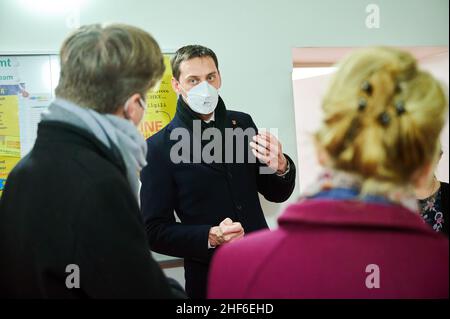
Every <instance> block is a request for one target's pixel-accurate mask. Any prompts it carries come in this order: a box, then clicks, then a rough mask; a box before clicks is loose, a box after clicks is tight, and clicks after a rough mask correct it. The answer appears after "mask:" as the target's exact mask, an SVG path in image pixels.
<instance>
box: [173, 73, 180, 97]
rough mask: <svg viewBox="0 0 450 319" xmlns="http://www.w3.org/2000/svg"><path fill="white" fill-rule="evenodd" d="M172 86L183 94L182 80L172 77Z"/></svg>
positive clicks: (176, 91) (178, 92)
mask: <svg viewBox="0 0 450 319" xmlns="http://www.w3.org/2000/svg"><path fill="white" fill-rule="evenodd" d="M172 88H173V90H174V91H175V93H176V94H178V95H180V94H181V88H180V82H178V81H177V79H175V78H174V77H172Z"/></svg>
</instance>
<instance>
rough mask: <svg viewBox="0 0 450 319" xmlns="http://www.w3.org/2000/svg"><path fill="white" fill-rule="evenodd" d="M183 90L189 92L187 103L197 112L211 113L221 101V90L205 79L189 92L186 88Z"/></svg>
mask: <svg viewBox="0 0 450 319" xmlns="http://www.w3.org/2000/svg"><path fill="white" fill-rule="evenodd" d="M180 86H181V85H180ZM182 88H183V87H182ZM183 91H185V92H186V94H187V99H186V100H187V101H186V102H187V104H188V105H189V107H190V108H191V109H192V111H194V112H195V113H198V114H203V115H207V114H211V113H213V112H214V110H215V109H216V107H217V104H218V103H219V92H218V91H217V90H216V88H215V87H214V86H212V85H211V84H209V83H208V82H207V81H203V82H202V83H200V84H198V85H196V86H194V87H193V88H192V89H190V90H189V92H187V91H186V90H185V89H184V88H183Z"/></svg>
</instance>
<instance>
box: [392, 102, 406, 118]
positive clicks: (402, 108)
mask: <svg viewBox="0 0 450 319" xmlns="http://www.w3.org/2000/svg"><path fill="white" fill-rule="evenodd" d="M395 109H396V110H397V115H398V116H401V115H402V114H403V113H405V112H406V109H405V102H403V101H397V103H395Z"/></svg>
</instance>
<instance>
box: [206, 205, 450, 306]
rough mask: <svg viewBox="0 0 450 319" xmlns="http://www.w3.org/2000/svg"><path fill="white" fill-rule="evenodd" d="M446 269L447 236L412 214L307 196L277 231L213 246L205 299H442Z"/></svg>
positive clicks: (397, 208) (446, 284)
mask: <svg viewBox="0 0 450 319" xmlns="http://www.w3.org/2000/svg"><path fill="white" fill-rule="evenodd" d="M448 274H449V247H448V239H447V238H446V237H444V236H443V235H442V234H438V233H435V232H434V231H433V230H432V229H431V227H430V226H429V225H427V224H425V222H424V221H423V220H422V218H420V216H419V215H418V214H416V213H414V212H412V211H410V210H408V209H406V208H403V207H401V206H394V205H387V204H378V203H370V204H369V203H363V202H356V201H337V200H309V201H304V202H302V203H297V204H294V205H291V206H289V207H288V208H287V210H286V211H285V212H284V214H283V215H282V216H281V217H280V219H279V228H278V229H277V230H275V231H267V230H266V231H260V232H257V233H253V234H252V235H249V236H246V238H245V239H243V240H241V241H237V242H235V243H231V244H228V245H224V246H223V247H220V248H219V249H218V251H217V252H216V254H215V256H214V259H213V263H212V266H211V271H210V275H209V291H208V297H209V298H214V299H215V298H236V299H238V298H239V299H240V298H244V299H246V298H256V299H260V298H261V299H264V298H274V299H278V298H283V299H284V298H286V299H291V298H333V299H335V298H364V299H366V298H448V296H449V275H448ZM378 284H379V285H378ZM377 287H379V288H377Z"/></svg>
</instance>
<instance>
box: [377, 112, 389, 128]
mask: <svg viewBox="0 0 450 319" xmlns="http://www.w3.org/2000/svg"><path fill="white" fill-rule="evenodd" d="M378 121H380V123H381V124H382V125H383V126H388V125H389V123H390V122H391V117H390V116H389V114H388V113H387V112H383V113H381V114H380V116H379V117H378Z"/></svg>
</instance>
